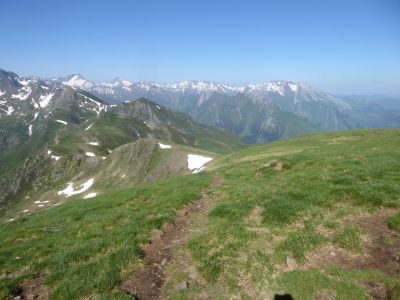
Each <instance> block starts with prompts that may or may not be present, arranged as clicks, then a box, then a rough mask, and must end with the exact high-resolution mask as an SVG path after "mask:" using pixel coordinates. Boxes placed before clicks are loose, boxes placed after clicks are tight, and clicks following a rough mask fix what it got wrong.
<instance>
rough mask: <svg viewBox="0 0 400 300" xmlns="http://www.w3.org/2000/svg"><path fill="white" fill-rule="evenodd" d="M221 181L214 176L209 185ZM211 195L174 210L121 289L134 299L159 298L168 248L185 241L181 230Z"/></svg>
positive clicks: (208, 201)
mask: <svg viewBox="0 0 400 300" xmlns="http://www.w3.org/2000/svg"><path fill="white" fill-rule="evenodd" d="M222 183H223V180H222V178H220V177H218V176H215V177H214V179H213V183H212V185H211V186H210V188H215V187H218V186H220V185H221V184H222ZM212 200H213V199H212V198H211V197H210V196H209V195H208V194H207V191H205V192H203V193H202V195H201V197H200V198H199V199H197V200H195V201H193V202H191V203H190V204H188V205H186V206H185V207H184V208H183V209H181V210H179V211H178V212H177V213H176V216H175V219H174V222H173V223H172V224H168V225H166V226H164V227H163V229H162V232H160V231H158V232H155V233H154V234H153V235H152V236H151V238H150V243H149V244H147V245H146V246H144V247H143V248H142V250H143V252H144V255H145V258H146V260H147V262H148V264H147V265H146V266H145V267H144V268H142V269H140V270H137V271H136V272H134V273H133V274H132V275H131V276H129V277H128V279H127V280H126V281H125V282H123V283H122V284H121V289H122V290H124V291H126V292H127V293H129V294H131V295H135V296H136V298H137V299H140V300H146V299H160V298H161V288H162V286H163V284H164V282H165V280H166V277H165V274H164V267H165V266H166V264H167V263H168V262H169V261H170V260H171V259H172V258H173V255H172V248H173V247H175V246H176V245H181V244H184V243H185V242H186V235H185V232H186V231H187V229H188V228H189V227H190V226H191V224H192V219H193V216H194V215H196V214H198V213H199V212H200V211H202V210H204V209H207V208H208V207H209V206H210V204H211V202H212Z"/></svg>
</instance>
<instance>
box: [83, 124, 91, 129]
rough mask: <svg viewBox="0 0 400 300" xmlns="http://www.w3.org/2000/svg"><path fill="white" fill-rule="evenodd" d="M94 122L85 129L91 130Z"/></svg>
mask: <svg viewBox="0 0 400 300" xmlns="http://www.w3.org/2000/svg"><path fill="white" fill-rule="evenodd" d="M92 125H93V124H90V125H89V126H88V127H86V128H85V130H89V129H90V127H92Z"/></svg>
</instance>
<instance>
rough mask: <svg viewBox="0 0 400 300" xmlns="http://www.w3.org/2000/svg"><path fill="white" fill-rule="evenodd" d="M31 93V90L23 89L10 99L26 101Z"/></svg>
mask: <svg viewBox="0 0 400 300" xmlns="http://www.w3.org/2000/svg"><path fill="white" fill-rule="evenodd" d="M31 93H32V89H31V88H30V87H25V86H24V87H23V88H21V89H20V90H19V94H16V95H11V98H13V99H19V100H26V99H28V97H29V95H30V94H31Z"/></svg>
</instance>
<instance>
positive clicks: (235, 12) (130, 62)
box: [0, 0, 400, 94]
mask: <svg viewBox="0 0 400 300" xmlns="http://www.w3.org/2000/svg"><path fill="white" fill-rule="evenodd" d="M0 28H1V35H0V68H3V69H7V70H11V71H14V72H16V73H18V74H20V75H38V76H42V77H53V76H64V75H67V74H71V73H81V74H82V75H84V76H85V77H86V78H87V79H90V80H94V81H103V80H112V79H114V78H115V77H119V78H121V79H129V80H134V81H136V80H145V81H159V82H174V81H179V80H185V79H197V80H210V81H221V82H225V83H230V84H243V83H249V82H265V81H268V80H271V79H288V80H293V81H296V82H297V81H305V82H308V83H309V84H311V85H314V86H316V87H318V88H320V89H322V90H326V91H329V92H334V93H362V94H364V93H365V94H369V93H400V0H318V1H317V0H314V1H311V0H310V1H306V0H304V1H301V0H292V1H289V0H275V1H267V0H264V1H250V0H246V1H245V0H242V1H235V0H229V1H218V0H214V1H208V0H201V1H190V0H186V1H172V0H171V1H169V0H160V1H152V0H141V1H122V0H109V1H99V0H98V1H94V0H79V1H78V0H68V1H61V0H40V1H30V0H26V1H21V0H0Z"/></svg>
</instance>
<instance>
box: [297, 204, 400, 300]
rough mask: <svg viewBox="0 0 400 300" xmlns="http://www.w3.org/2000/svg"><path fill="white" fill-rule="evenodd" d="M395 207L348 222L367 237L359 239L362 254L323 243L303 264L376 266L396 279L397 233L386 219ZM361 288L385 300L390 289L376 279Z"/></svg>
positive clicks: (399, 241)
mask: <svg viewBox="0 0 400 300" xmlns="http://www.w3.org/2000/svg"><path fill="white" fill-rule="evenodd" d="M397 212H398V210H395V209H381V210H380V211H378V212H376V213H374V214H367V215H361V216H357V217H355V218H354V219H353V220H352V221H351V222H349V223H351V224H356V225H357V226H359V227H361V228H363V229H364V230H365V233H366V235H367V236H368V238H367V239H364V240H363V242H362V248H363V253H354V252H351V251H348V250H346V249H343V248H340V247H338V246H336V245H326V246H323V247H320V248H318V249H317V250H316V251H313V252H312V253H309V254H308V255H307V260H308V262H307V263H306V265H305V266H304V267H305V268H310V267H317V268H318V267H323V266H325V265H327V264H336V265H339V266H341V267H342V268H343V269H378V270H380V271H382V272H383V273H385V274H387V275H389V276H391V277H394V278H396V277H397V278H398V277H399V276H400V234H399V233H398V232H396V231H394V230H391V229H389V228H388V224H387V222H388V219H389V217H390V216H392V215H393V214H395V213H397ZM363 287H364V288H365V289H366V291H367V292H368V293H369V294H370V295H371V296H372V297H373V299H387V297H388V294H390V291H389V290H388V288H387V287H386V286H384V285H382V284H379V283H377V282H365V283H363Z"/></svg>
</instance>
